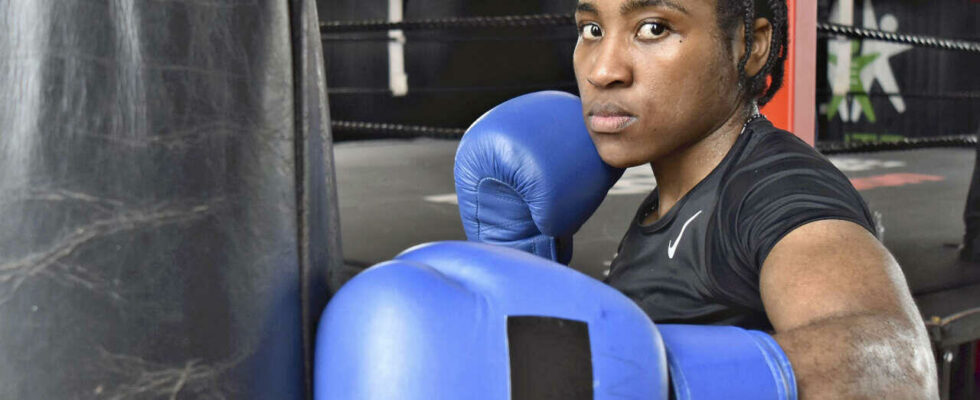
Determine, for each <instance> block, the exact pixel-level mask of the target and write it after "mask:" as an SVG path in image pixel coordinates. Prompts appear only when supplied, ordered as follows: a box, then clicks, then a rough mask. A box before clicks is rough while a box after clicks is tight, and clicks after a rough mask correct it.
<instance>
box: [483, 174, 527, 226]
mask: <svg viewBox="0 0 980 400" xmlns="http://www.w3.org/2000/svg"><path fill="white" fill-rule="evenodd" d="M486 181H493V182H499V183H500V184H502V185H504V186H506V187H507V188H509V189H510V190H513V191H514V193H518V192H517V189H514V187H513V186H511V185H510V184H508V183H507V182H504V181H501V180H500V179H497V178H482V179H480V181H479V182H477V184H476V212H475V213H474V214H475V215H476V239H477V240H479V241H481V242H482V241H483V231H484V229H483V220H481V219H480V196H481V195H482V194H483V193H480V186H482V185H483V183H484V182H486ZM486 195H487V196H491V197H498V196H495V195H492V194H489V193H487V194H486ZM498 198H499V197H498ZM507 199H508V200H510V198H509V197H508V198H507ZM521 200H522V201H523V198H522V199H521ZM515 204H517V203H515ZM524 204H526V202H525V203H524ZM501 226H509V225H501Z"/></svg>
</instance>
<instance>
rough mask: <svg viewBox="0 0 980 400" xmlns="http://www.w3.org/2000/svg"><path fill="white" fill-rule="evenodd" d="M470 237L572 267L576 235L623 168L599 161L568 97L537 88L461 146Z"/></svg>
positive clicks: (489, 116) (485, 119) (481, 123)
mask: <svg viewBox="0 0 980 400" xmlns="http://www.w3.org/2000/svg"><path fill="white" fill-rule="evenodd" d="M454 172H455V178H456V195H457V197H458V199H459V213H460V217H461V218H462V220H463V228H464V230H465V231H466V237H467V238H468V239H469V240H472V241H478V242H484V243H492V244H499V245H505V246H508V247H512V248H516V249H520V250H523V251H526V252H529V253H532V254H535V255H538V256H541V257H544V258H548V259H550V260H554V261H558V262H560V263H563V264H567V263H568V261H570V260H571V258H572V257H571V256H572V235H573V234H574V233H575V232H577V231H578V230H579V228H581V226H582V224H584V223H585V221H586V220H587V219H588V218H589V216H591V215H592V213H594V212H595V210H596V208H598V207H599V204H600V203H602V199H603V198H605V196H606V193H607V192H608V191H609V188H610V187H612V185H613V184H614V183H616V181H617V180H618V179H619V177H620V176H621V175H622V173H623V170H621V169H617V168H613V167H610V166H609V165H606V164H605V163H604V162H603V161H602V159H600V158H599V153H598V152H597V151H596V148H595V145H594V144H593V143H592V139H591V138H590V137H589V132H588V131H587V130H586V128H585V122H584V120H583V117H582V103H581V101H579V99H578V98H577V97H575V96H573V95H571V94H568V93H563V92H555V91H546V92H537V93H531V94H528V95H524V96H520V97H517V98H515V99H512V100H509V101H507V102H504V103H503V104H501V105H499V106H497V107H495V108H494V109H492V110H490V111H488V112H487V113H486V114H484V115H483V116H482V117H480V119H478V120H477V121H476V122H474V123H473V125H472V126H470V128H469V129H468V130H467V132H466V134H465V135H464V136H463V139H462V140H461V141H460V143H459V149H458V150H457V151H456V165H455V170H454Z"/></svg>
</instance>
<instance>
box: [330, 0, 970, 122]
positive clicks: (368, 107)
mask: <svg viewBox="0 0 980 400" xmlns="http://www.w3.org/2000/svg"><path fill="white" fill-rule="evenodd" d="M833 1H834V0H820V1H819V3H818V8H819V17H818V19H819V21H821V22H824V21H828V19H829V15H830V9H831V7H832V2H833ZM574 4H575V2H574V1H573V0H496V1H463V0H405V2H404V20H407V21H410V20H419V19H426V18H446V17H474V16H503V15H524V14H570V13H571V12H572V11H573V8H574ZM862 4H863V0H855V23H856V25H857V26H862V24H861V21H862V13H861V9H862ZM873 5H874V9H875V12H876V14H877V19H878V20H879V21H880V19H881V18H882V16H884V15H886V14H891V15H893V16H894V17H895V18H896V19H897V20H898V22H899V25H898V32H899V33H908V34H921V35H933V36H939V37H944V38H951V39H968V40H980V2H977V1H974V0H944V1H928V0H877V1H875V2H874V3H873ZM387 10H388V3H387V1H386V0H330V1H322V0H321V1H320V3H319V11H320V18H321V19H322V20H329V21H355V20H370V19H385V18H386V17H387ZM405 35H406V37H407V42H406V45H405V65H406V72H407V74H408V80H409V94H408V95H407V96H404V97H392V96H391V94H390V92H389V91H388V59H387V54H388V52H387V43H388V41H387V34H386V32H361V33H347V34H336V33H331V34H325V35H324V42H323V43H324V52H325V55H326V64H327V68H326V70H327V80H328V82H327V83H328V86H329V88H330V89H329V91H330V106H331V112H332V116H333V119H334V120H341V121H368V122H385V123H400V124H410V125H425V126H437V127H450V128H465V127H467V126H468V125H469V124H470V123H471V122H472V121H473V120H474V119H476V118H477V117H478V116H479V115H481V114H482V113H483V112H484V111H486V110H488V109H489V108H491V107H493V106H494V105H496V104H498V103H500V102H502V101H504V100H506V99H509V98H512V97H514V96H517V95H520V94H523V93H527V92H531V91H536V90H543V89H559V90H566V91H569V92H572V93H575V92H576V88H575V84H574V74H573V72H572V66H571V57H572V50H573V49H574V46H575V28H574V26H571V25H569V26H560V27H547V28H541V27H539V28H520V27H508V28H494V29H480V30H458V31H451V30H433V31H406V32H405ZM817 47H818V71H817V74H818V79H817V84H818V87H817V93H818V98H817V110H818V114H817V117H818V140H819V141H843V140H846V139H849V138H853V137H854V136H853V135H851V134H854V133H862V134H864V135H863V137H864V138H868V137H871V138H872V139H878V140H893V139H896V138H899V137H929V136H944V135H960V134H971V133H976V132H977V131H978V127H980V55H977V54H976V53H966V52H956V51H943V50H937V49H929V48H913V49H911V50H908V51H906V52H904V53H901V54H899V55H896V56H894V57H892V58H891V59H890V65H891V68H892V70H893V72H894V75H895V77H896V79H897V81H898V85H899V88H900V93H902V94H903V97H904V100H905V103H906V107H907V109H906V111H905V112H904V113H901V114H899V113H897V112H896V111H895V109H894V108H893V107H892V105H891V103H890V102H889V101H888V98H887V97H885V96H883V95H882V93H883V90H882V88H881V87H880V86H879V85H877V84H875V85H874V86H873V87H872V89H871V91H870V93H869V94H870V98H871V101H872V104H873V106H874V110H875V114H876V116H877V121H876V122H874V123H871V122H869V121H867V119H866V118H863V117H862V118H860V119H859V120H858V121H856V122H844V121H842V120H841V118H840V117H839V116H836V117H835V118H833V119H829V118H827V114H826V113H825V112H822V109H825V108H826V107H821V104H822V103H826V102H827V101H829V99H830V87H829V84H828V80H827V70H826V66H825V65H826V63H827V40H826V39H825V38H821V39H820V41H819V43H818V46H817ZM335 135H336V139H337V140H338V141H345V140H352V139H365V138H372V137H375V136H372V135H366V134H365V133H363V132H361V133H352V132H347V131H344V130H337V132H335Z"/></svg>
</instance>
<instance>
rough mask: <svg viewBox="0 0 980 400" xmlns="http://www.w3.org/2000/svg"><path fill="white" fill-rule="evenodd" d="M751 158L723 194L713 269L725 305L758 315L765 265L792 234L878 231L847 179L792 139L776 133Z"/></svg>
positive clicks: (732, 176)
mask: <svg viewBox="0 0 980 400" xmlns="http://www.w3.org/2000/svg"><path fill="white" fill-rule="evenodd" d="M746 151H747V154H746V155H745V156H744V157H743V158H742V159H741V160H740V162H739V163H738V164H737V165H736V166H734V167H733V168H732V169H731V170H730V171H728V173H727V174H726V179H725V184H723V185H722V186H721V187H720V190H721V193H719V203H718V208H717V212H716V215H715V217H716V219H715V223H716V230H717V235H714V236H715V237H714V240H713V243H712V247H713V252H712V253H713V255H712V260H711V261H710V264H711V266H710V267H709V269H710V270H711V271H710V273H711V274H712V275H713V276H714V278H715V280H716V281H718V282H717V283H718V286H719V287H721V288H722V292H724V293H725V295H726V297H729V298H731V299H732V300H734V301H735V302H737V303H740V304H743V305H745V306H751V307H752V308H758V307H761V299H760V298H759V273H760V270H761V268H762V264H763V263H764V262H765V260H766V257H768V255H769V252H770V250H772V248H773V246H775V245H776V243H778V242H779V240H780V239H782V238H783V237H784V236H785V235H786V234H788V233H789V232H792V231H793V230H794V229H796V228H797V227H800V226H802V225H804V224H807V223H810V222H814V221H818V220H826V219H836V220H846V221H852V222H854V223H857V224H858V225H861V226H862V227H864V228H865V229H867V230H868V231H869V232H871V233H872V234H875V228H874V222H873V219H872V217H871V214H870V212H869V211H868V207H867V204H866V203H865V202H864V199H863V198H861V195H860V194H859V193H858V192H857V190H855V189H854V186H853V185H852V184H851V182H850V181H849V180H848V179H847V177H846V176H844V174H843V173H841V172H840V170H838V169H837V168H836V167H834V165H833V164H831V163H830V161H828V160H827V159H826V158H825V157H824V156H823V155H821V154H820V153H818V152H817V151H816V150H814V149H813V148H812V147H810V146H809V145H807V144H805V143H803V142H802V141H800V140H799V139H797V138H796V137H795V136H793V135H792V134H790V133H786V132H781V131H779V132H770V133H769V134H767V135H766V136H765V137H764V138H763V139H761V140H760V141H759V142H758V143H756V145H755V146H753V148H752V149H746Z"/></svg>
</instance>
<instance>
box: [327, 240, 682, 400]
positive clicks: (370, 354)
mask: <svg viewBox="0 0 980 400" xmlns="http://www.w3.org/2000/svg"><path fill="white" fill-rule="evenodd" d="M508 316H544V317H554V318H563V319H569V320H575V321H581V322H584V323H586V324H587V325H588V337H589V340H590V350H591V355H592V369H593V382H592V385H591V386H592V388H593V394H594V398H595V399H596V400H606V399H623V398H631V399H666V398H667V390H668V384H667V372H666V371H667V370H666V368H667V365H666V358H665V353H664V348H663V345H662V342H661V339H660V335H659V333H658V332H657V329H656V328H655V327H654V325H653V323H652V322H650V320H649V319H648V318H647V316H646V314H644V313H643V311H642V310H640V308H639V307H637V306H636V305H635V304H634V303H633V302H632V301H631V300H629V299H628V298H627V297H626V296H623V295H622V294H620V293H619V292H617V291H616V290H614V289H612V288H611V287H608V286H606V285H604V284H603V283H601V282H599V281H596V280H595V279H592V278H590V277H588V276H586V275H584V274H581V273H579V272H576V271H574V270H572V269H569V268H567V267H565V266H562V265H560V264H557V263H554V262H551V261H548V260H544V259H542V258H540V257H535V256H532V255H530V254H527V253H524V252H521V251H517V250H514V249H509V248H504V247H500V246H492V245H487V244H481V243H473V242H440V243H433V244H428V245H422V246H417V247H415V248H412V249H409V250H407V251H405V252H404V253H402V254H401V255H399V256H398V257H397V258H396V260H394V261H390V262H386V263H382V264H379V265H376V266H374V267H372V268H370V269H368V270H366V271H364V272H363V273H361V274H360V275H358V276H356V277H355V278H354V279H352V280H351V281H350V282H348V283H347V285H345V286H344V287H343V288H342V289H341V290H340V291H339V292H338V293H337V294H336V296H335V297H334V298H333V300H332V301H331V302H330V304H329V305H328V307H327V309H326V311H325V312H324V315H323V317H322V318H321V320H320V327H319V331H318V334H317V335H318V337H317V348H316V366H315V368H314V378H315V380H314V392H315V399H316V400H349V399H359V400H376V399H377V400H380V399H399V400H430V399H472V400H506V399H509V398H510V372H509V355H508V343H507V317H508Z"/></svg>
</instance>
